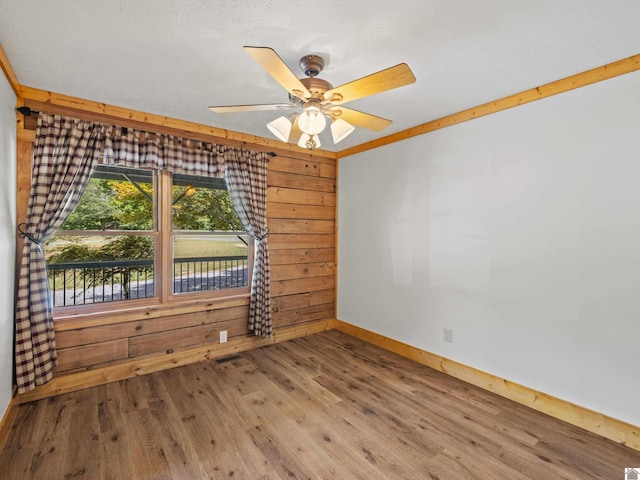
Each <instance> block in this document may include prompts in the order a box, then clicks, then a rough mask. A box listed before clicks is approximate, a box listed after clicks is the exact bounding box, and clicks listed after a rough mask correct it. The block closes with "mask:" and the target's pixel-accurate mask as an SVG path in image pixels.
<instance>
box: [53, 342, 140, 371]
mask: <svg viewBox="0 0 640 480" xmlns="http://www.w3.org/2000/svg"><path fill="white" fill-rule="evenodd" d="M127 345H128V339H126V338H120V339H117V340H109V341H107V342H98V343H92V344H90V345H82V346H80V347H70V348H59V349H57V353H58V366H57V367H56V372H58V373H60V372H62V371H64V370H73V369H76V368H82V367H86V366H87V365H97V364H100V363H104V362H111V361H114V360H122V359H125V358H127V357H128V352H127Z"/></svg>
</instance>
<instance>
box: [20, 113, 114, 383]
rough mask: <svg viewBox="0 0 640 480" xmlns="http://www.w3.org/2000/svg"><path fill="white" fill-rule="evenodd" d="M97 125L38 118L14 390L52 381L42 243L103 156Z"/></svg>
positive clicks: (101, 131) (50, 319) (73, 203)
mask: <svg viewBox="0 0 640 480" xmlns="http://www.w3.org/2000/svg"><path fill="white" fill-rule="evenodd" d="M104 129H105V127H104V126H103V125H101V124H95V123H92V122H86V121H81V120H74V119H70V118H62V117H60V116H57V115H47V114H40V116H39V117H38V126H37V130H36V144H35V150H34V158H33V173H32V179H31V193H30V196H29V208H28V210H27V221H26V223H25V225H24V228H23V229H22V235H23V236H24V244H23V248H22V260H21V266H20V275H19V279H18V297H17V305H16V337H15V342H16V344H15V355H16V384H17V386H18V393H24V392H26V391H29V390H31V389H33V388H35V386H36V385H42V384H44V383H46V382H48V381H49V380H51V377H52V372H53V367H54V366H55V365H56V362H57V356H56V350H55V339H54V333H53V313H52V310H53V307H52V304H51V299H50V292H49V281H48V278H47V266H46V262H45V258H44V251H43V245H44V242H45V241H46V240H47V239H48V238H49V237H50V236H51V235H53V234H54V233H55V232H56V230H57V229H58V227H59V226H60V225H62V223H63V222H64V221H65V219H66V218H67V217H68V216H69V214H70V213H71V212H72V211H73V209H74V208H75V206H76V205H77V203H78V201H79V200H80V196H81V194H82V191H83V190H84V188H85V187H86V185H87V182H88V181H89V178H90V176H91V172H92V169H93V166H94V165H95V164H96V163H97V161H98V158H99V156H100V154H101V153H102V150H103V148H102V140H103V137H104Z"/></svg>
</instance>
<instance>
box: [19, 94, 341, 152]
mask: <svg viewBox="0 0 640 480" xmlns="http://www.w3.org/2000/svg"><path fill="white" fill-rule="evenodd" d="M18 92H19V95H18V96H20V97H22V98H24V104H25V106H28V107H29V108H31V109H32V110H37V111H43V112H47V113H54V114H60V115H68V116H73V117H77V118H83V119H86V120H93V121H99V122H105V123H112V124H114V125H118V126H122V127H129V128H136V129H139V130H146V131H152V132H154V133H165V134H169V135H179V136H184V137H188V138H192V139H195V140H202V141H206V142H212V143H220V144H224V145H231V146H238V147H245V148H250V149H252V150H258V151H274V152H276V153H277V154H279V155H280V154H286V155H287V156H290V157H296V158H303V159H311V158H318V157H322V158H329V159H335V158H336V153H335V152H329V151H326V150H314V151H313V152H312V153H310V152H309V151H308V150H305V149H303V148H300V147H298V146H296V145H290V144H288V143H284V142H280V141H277V140H271V139H268V138H264V137H258V136H255V135H248V134H244V133H240V132H234V131H231V130H224V129H221V128H216V127H212V126H208V125H203V124H200V123H194V122H188V121H186V120H178V119H175V118H170V117H164V116H161V115H155V114H151V113H145V112H140V111H137V110H131V109H128V108H124V107H117V106H114V105H109V104H106V103H100V102H96V101H93V100H86V99H83V98H77V97H71V96H69V95H64V94H61V93H56V92H49V91H46V90H41V89H38V88H33V87H27V86H24V85H18Z"/></svg>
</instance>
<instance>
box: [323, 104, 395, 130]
mask: <svg viewBox="0 0 640 480" xmlns="http://www.w3.org/2000/svg"><path fill="white" fill-rule="evenodd" d="M329 112H334V113H336V114H337V112H340V114H337V115H336V118H341V119H342V120H344V121H345V122H348V123H350V124H351V125H353V126H354V127H362V128H366V129H367V130H373V131H374V132H379V131H381V130H384V129H385V128H387V127H388V126H389V125H391V124H392V123H393V122H392V121H391V120H388V119H386V118H382V117H376V116H375V115H370V114H368V113H363V112H359V111H357V110H353V109H351V108H345V107H333V108H330V109H329Z"/></svg>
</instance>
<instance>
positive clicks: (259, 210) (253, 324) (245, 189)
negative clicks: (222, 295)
mask: <svg viewBox="0 0 640 480" xmlns="http://www.w3.org/2000/svg"><path fill="white" fill-rule="evenodd" d="M224 167H225V178H226V179H227V185H228V187H229V194H230V196H231V201H232V202H233V207H234V208H235V210H236V213H237V214H238V217H239V218H240V221H241V222H242V225H243V226H244V229H245V230H246V231H247V232H248V233H249V235H251V236H252V237H253V239H254V240H255V246H256V251H255V256H254V262H253V276H252V277H251V301H250V303H249V330H250V331H253V332H254V333H255V334H256V335H259V336H262V337H263V338H268V337H270V336H271V335H272V333H273V330H272V326H271V295H270V286H269V275H270V274H269V271H270V268H269V246H268V242H267V237H268V236H269V230H268V229H267V214H266V211H267V160H266V156H265V154H261V153H255V152H246V151H245V152H241V151H233V152H229V154H228V155H227V157H226V159H225V162H224Z"/></svg>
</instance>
